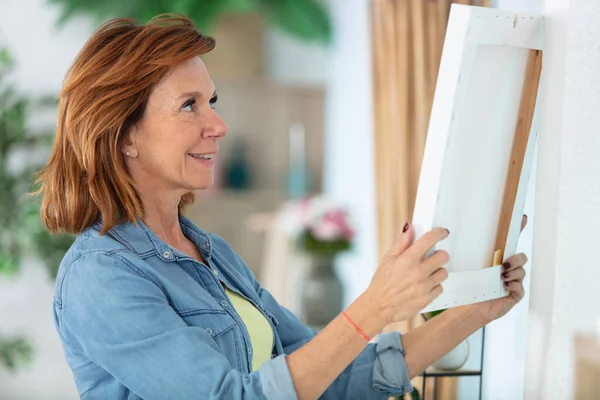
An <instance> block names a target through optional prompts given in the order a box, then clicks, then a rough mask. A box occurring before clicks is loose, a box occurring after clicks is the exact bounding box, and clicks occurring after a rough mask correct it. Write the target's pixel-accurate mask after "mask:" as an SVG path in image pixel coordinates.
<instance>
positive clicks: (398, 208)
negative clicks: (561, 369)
mask: <svg viewBox="0 0 600 400" xmlns="http://www.w3.org/2000/svg"><path fill="white" fill-rule="evenodd" d="M453 2H454V3H460V4H468V5H476V6H488V7H489V6H490V4H489V3H490V1H489V0H461V1H451V0H371V27H372V28H371V29H372V45H373V46H372V48H373V60H372V62H373V103H374V104H373V107H374V109H373V116H374V132H375V137H374V139H375V152H376V153H375V160H376V161H375V164H376V165H375V174H376V199H377V230H378V232H377V233H378V246H379V248H378V252H379V256H380V258H381V257H382V256H383V255H384V254H385V252H387V250H388V249H389V248H390V247H391V246H392V245H393V243H394V241H395V240H396V238H397V237H398V235H399V233H400V232H401V230H402V227H403V226H404V223H405V222H406V221H410V220H411V218H412V213H413V208H414V202H415V198H416V194H417V185H418V180H419V174H420V169H421V161H422V157H423V151H424V148H425V139H426V136H427V128H428V123H429V114H430V111H431V106H432V102H433V94H434V91H435V84H436V79H437V74H438V67H439V63H440V58H441V54H442V48H443V43H444V37H445V33H446V25H447V22H448V14H449V11H450V4H451V3H453ZM420 323H421V319H420V317H417V318H414V319H413V320H410V321H404V322H402V323H399V324H394V326H390V327H388V328H386V330H399V331H401V332H406V331H407V330H409V329H411V328H413V327H415V326H417V325H418V324H420ZM414 383H415V385H418V387H419V388H420V382H419V380H416V381H415V382H414ZM442 383H444V384H445V385H441V384H442ZM442 386H444V387H442ZM438 390H439V391H440V392H441V393H439V394H440V396H439V397H438V398H440V399H456V380H455V379H453V380H451V381H444V380H441V381H440V385H438ZM429 396H430V395H428V396H427V397H429Z"/></svg>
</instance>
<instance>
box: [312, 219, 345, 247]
mask: <svg viewBox="0 0 600 400" xmlns="http://www.w3.org/2000/svg"><path fill="white" fill-rule="evenodd" d="M311 232H312V234H313V235H314V237H315V238H316V239H319V240H322V241H324V242H329V241H334V240H337V239H339V238H340V236H341V235H342V231H341V229H340V225H338V224H336V223H335V222H332V221H327V220H326V219H323V220H322V221H321V222H320V223H319V224H318V225H317V226H315V227H313V228H312V229H311Z"/></svg>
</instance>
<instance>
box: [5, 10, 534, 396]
mask: <svg viewBox="0 0 600 400" xmlns="http://www.w3.org/2000/svg"><path fill="white" fill-rule="evenodd" d="M450 3H452V1H450V0H397V1H392V0H386V1H384V0H277V1H276V0H270V1H267V0H195V1H186V0H163V1H133V0H131V1H122V0H0V193H1V194H2V195H1V196H0V400H32V399H36V400H54V399H56V400H68V399H76V398H77V397H78V396H77V391H76V388H75V385H74V382H73V379H72V376H71V373H70V371H69V369H68V367H67V365H66V363H65V361H64V358H63V354H62V349H61V345H60V342H59V339H58V336H57V335H56V333H55V331H54V325H53V321H52V295H53V284H54V282H53V280H54V274H55V272H56V269H57V267H58V264H59V262H60V259H61V257H62V254H64V251H65V249H66V248H68V246H69V245H70V243H71V241H72V238H70V237H66V236H62V237H51V236H49V235H47V234H46V233H45V232H44V230H43V229H42V228H41V226H40V224H39V219H38V215H37V207H38V204H37V203H36V199H32V198H28V197H27V195H26V194H27V192H28V191H29V190H30V189H31V187H30V176H31V173H32V172H33V171H35V170H37V169H39V167H41V166H42V165H43V164H44V163H45V161H46V159H47V156H48V146H49V143H51V141H52V137H53V130H54V124H55V116H56V102H55V98H56V96H57V94H58V93H59V91H60V87H61V83H62V79H63V77H64V75H65V73H66V71H67V69H68V68H69V66H70V64H71V63H72V61H73V59H74V57H75V56H76V54H77V52H78V51H79V50H80V48H81V47H82V46H83V44H84V42H85V41H86V40H87V39H88V38H89V36H90V35H91V34H92V32H93V31H94V29H95V28H96V27H97V26H98V25H99V24H100V23H101V22H103V21H105V20H107V19H109V18H112V17H134V18H136V19H138V20H140V21H144V22H145V21H147V20H148V19H149V18H151V17H152V16H153V15H155V14H157V13H161V12H176V13H184V14H187V15H189V16H190V17H191V18H192V19H194V21H195V22H196V23H197V24H198V26H199V28H200V30H201V31H202V32H205V33H208V34H210V35H212V36H214V37H215V38H216V42H217V46H216V48H215V49H214V50H213V51H212V52H211V53H209V54H207V55H206V56H204V57H203V59H204V61H205V63H206V65H207V67H208V69H209V71H210V73H211V75H212V78H213V80H214V81H215V84H216V87H217V91H218V95H219V103H218V105H217V110H218V113H219V114H220V115H221V117H222V118H223V119H224V120H225V121H226V122H227V124H228V126H229V134H228V136H227V137H226V138H225V139H224V140H222V141H221V143H220V153H219V156H218V158H217V168H216V171H217V175H216V182H215V185H214V187H213V188H211V189H210V190H207V191H205V192H203V193H199V194H198V195H197V197H196V203H195V204H194V205H193V206H191V207H190V208H189V209H188V211H187V215H188V217H189V218H191V219H192V220H193V221H195V222H196V223H197V224H198V225H199V226H200V227H201V228H203V229H205V230H208V231H212V232H215V233H217V234H219V235H220V236H222V237H224V238H225V239H226V240H227V241H228V242H229V243H230V244H231V245H232V246H233V248H234V249H235V250H236V251H237V252H238V253H239V254H240V255H241V257H242V258H243V259H244V260H245V261H246V263H247V264H248V266H249V268H250V269H251V270H253V272H254V273H255V274H256V275H257V277H258V278H259V280H260V281H261V282H262V284H263V286H265V287H266V288H267V289H269V290H270V291H271V292H272V293H273V294H274V295H275V297H276V298H277V299H278V300H279V301H280V303H281V304H283V305H284V306H286V307H288V308H290V309H291V310H292V311H293V312H295V313H296V314H297V315H299V316H300V317H301V318H302V320H303V321H305V322H306V323H308V324H310V325H311V326H313V327H315V328H316V329H319V328H320V327H322V326H323V325H325V324H326V323H327V322H328V321H329V320H331V318H333V317H334V316H335V315H336V314H337V313H339V311H340V310H341V309H342V308H343V307H345V306H346V305H348V304H349V303H351V302H352V301H353V300H354V299H356V297H357V296H358V295H360V293H362V291H364V289H366V287H367V285H368V283H369V281H370V278H371V276H372V274H373V272H374V270H375V269H376V268H377V263H378V262H377V261H378V259H379V257H380V256H381V255H382V254H383V253H384V252H385V251H386V250H387V249H388V248H389V246H390V245H391V244H392V242H393V240H394V238H395V237H396V235H397V233H398V232H399V230H400V229H401V228H402V226H403V224H404V222H405V221H406V220H409V219H410V216H411V215H412V208H413V206H414V204H413V203H414V196H415V194H416V188H417V187H416V186H417V180H418V176H419V171H420V163H421V156H422V152H423V147H424V141H425V136H426V132H427V124H428V120H429V112H430V108H431V102H432V98H433V93H434V89H435V80H436V77H437V69H438V66H439V59H440V55H441V51H442V46H443V40H444V34H445V27H446V22H447V18H448V12H449V8H450ZM456 3H462V4H470V5H477V6H484V7H498V6H502V7H504V8H509V9H510V8H513V9H517V10H519V11H529V12H538V13H539V12H541V11H542V9H543V8H542V4H543V1H541V0H523V1H520V0H514V1H511V0H504V1H502V0H500V1H485V0H481V1H470V0H463V1H456ZM501 3H502V4H501ZM392 83H393V84H392ZM531 181H532V184H531V187H530V190H529V193H530V195H529V197H528V200H527V205H526V211H525V212H526V213H527V214H528V215H529V227H528V228H527V229H526V230H525V232H524V233H523V237H522V243H521V244H520V250H521V251H525V252H527V253H528V254H530V253H531V241H532V236H531V235H532V230H531V226H532V225H533V220H534V214H533V204H534V196H533V192H534V184H535V179H532V180H531ZM526 284H527V285H528V284H529V281H527V282H526ZM527 303H528V299H526V300H525V301H524V302H523V303H522V304H520V305H519V306H518V307H517V308H516V309H515V311H514V312H512V313H511V314H510V316H509V317H507V318H506V319H503V321H502V322H500V323H498V324H496V325H495V326H494V328H493V330H492V332H490V335H488V338H487V341H486V343H484V342H483V341H482V332H477V333H476V334H475V335H473V337H471V338H469V339H468V341H467V342H468V344H465V346H466V349H467V351H466V352H464V351H463V352H462V353H461V352H460V351H459V354H458V358H459V362H458V363H457V364H456V365H454V366H448V365H446V367H445V368H446V370H445V371H446V372H448V371H450V370H452V371H454V372H453V374H454V376H451V377H450V378H444V379H439V382H437V385H436V387H435V388H434V387H433V385H432V383H431V381H430V383H429V384H428V387H427V393H428V396H431V395H433V394H434V392H435V393H437V394H438V398H440V399H467V400H468V399H477V398H480V395H481V392H483V397H482V398H498V399H511V400H512V399H515V398H521V397H520V396H519V395H517V397H514V394H515V393H517V394H519V393H520V394H521V396H522V393H523V385H524V379H523V376H524V374H525V371H524V369H525V353H526V350H525V342H526V339H525V338H526V336H527V329H526V328H527V305H528V304H527ZM420 323H422V320H421V319H415V320H414V321H406V322H405V323H402V324H399V325H398V326H396V327H390V329H399V330H401V331H406V330H408V329H411V328H413V327H414V326H417V325H419V324H420ZM461 348H462V347H461ZM507 349H508V350H507ZM459 350H460V349H459ZM484 352H485V354H486V361H485V363H484V362H483V361H482V360H483V353H484ZM484 366H486V368H488V372H489V373H488V374H485V375H484V376H485V378H482V377H481V371H482V370H483V368H484ZM462 372H466V373H462ZM449 375H452V373H449ZM422 382H423V381H422V379H421V378H417V379H416V380H415V382H414V383H415V386H416V387H417V388H418V389H419V393H415V396H419V395H422V394H423V393H420V392H422V390H421V384H422Z"/></svg>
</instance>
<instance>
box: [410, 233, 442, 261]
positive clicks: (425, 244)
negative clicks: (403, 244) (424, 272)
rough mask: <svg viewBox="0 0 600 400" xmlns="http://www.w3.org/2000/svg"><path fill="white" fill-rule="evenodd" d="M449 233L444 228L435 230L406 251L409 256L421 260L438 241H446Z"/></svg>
mask: <svg viewBox="0 0 600 400" xmlns="http://www.w3.org/2000/svg"><path fill="white" fill-rule="evenodd" d="M449 234H450V232H449V231H448V229H446V228H435V229H432V230H430V231H429V232H427V233H426V234H424V235H423V236H422V237H421V238H420V239H419V240H417V241H416V242H415V243H414V244H413V245H412V246H411V247H410V249H409V250H408V251H409V252H410V253H411V255H413V256H415V257H419V258H422V257H423V256H424V255H425V254H426V253H427V252H428V251H429V250H431V249H432V248H433V246H435V245H436V244H437V243H438V242H439V241H441V240H443V239H446V238H447V237H448V235H449Z"/></svg>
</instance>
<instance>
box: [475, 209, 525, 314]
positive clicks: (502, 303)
mask: <svg viewBox="0 0 600 400" xmlns="http://www.w3.org/2000/svg"><path fill="white" fill-rule="evenodd" d="M525 225H527V216H523V221H522V223H521V231H523V229H524V228H525ZM526 263H527V256H525V254H522V253H521V254H516V255H514V256H512V257H510V258H509V259H507V260H506V262H505V263H504V264H503V265H502V272H501V273H502V280H503V281H504V287H505V288H506V290H508V291H509V293H508V296H505V297H501V298H499V299H494V300H488V301H484V302H481V303H475V304H471V305H470V306H468V307H473V308H474V309H475V310H476V311H477V312H478V313H479V315H480V316H481V318H482V320H483V322H484V323H485V324H488V323H490V322H492V321H493V320H495V319H498V318H500V317H502V316H504V315H506V314H507V313H508V312H509V311H510V310H511V309H512V308H513V307H514V306H515V305H516V304H517V303H518V302H519V301H521V300H522V299H523V297H524V296H525V288H524V287H523V279H524V278H525V269H524V268H523V266H524V265H525V264H526Z"/></svg>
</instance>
